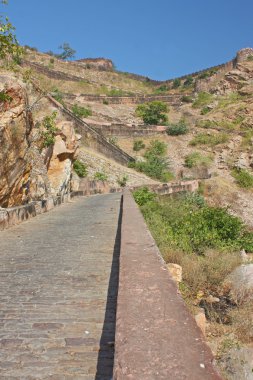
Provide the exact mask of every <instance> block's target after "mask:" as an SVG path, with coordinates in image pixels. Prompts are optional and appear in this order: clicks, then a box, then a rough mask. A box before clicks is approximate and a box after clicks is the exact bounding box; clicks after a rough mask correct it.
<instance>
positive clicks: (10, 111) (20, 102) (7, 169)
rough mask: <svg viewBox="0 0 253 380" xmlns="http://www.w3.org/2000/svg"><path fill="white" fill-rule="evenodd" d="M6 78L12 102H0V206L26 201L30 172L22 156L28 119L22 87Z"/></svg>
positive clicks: (23, 154) (24, 93)
mask: <svg viewBox="0 0 253 380" xmlns="http://www.w3.org/2000/svg"><path fill="white" fill-rule="evenodd" d="M7 78H8V82H7V83H5V86H4V91H5V93H6V94H8V95H9V96H10V97H11V99H12V100H11V101H10V102H2V103H1V107H0V146H1V150H0V205H1V206H4V207H7V206H13V205H16V204H21V203H22V202H23V201H25V200H26V197H27V187H28V186H29V184H28V179H29V174H30V171H31V166H30V164H29V162H28V160H27V158H26V153H27V149H28V146H29V142H28V137H29V134H30V131H31V128H32V119H31V114H30V112H28V111H27V110H26V105H27V97H26V92H25V88H24V86H22V85H21V84H19V83H17V82H14V81H13V79H12V78H11V77H7ZM0 79H2V78H0ZM4 80H7V79H6V78H4ZM2 85H3V83H2Z"/></svg>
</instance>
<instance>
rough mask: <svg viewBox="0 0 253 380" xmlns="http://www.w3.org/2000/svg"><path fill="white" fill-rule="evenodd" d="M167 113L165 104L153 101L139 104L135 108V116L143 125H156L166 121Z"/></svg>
mask: <svg viewBox="0 0 253 380" xmlns="http://www.w3.org/2000/svg"><path fill="white" fill-rule="evenodd" d="M168 111H169V109H168V106H167V104H166V103H163V102H160V101H154V102H150V103H145V104H140V105H139V106H138V107H137V108H136V115H137V116H139V117H141V118H142V120H143V121H144V123H145V124H149V125H158V124H165V123H167V121H168V116H167V115H166V113H167V112H168Z"/></svg>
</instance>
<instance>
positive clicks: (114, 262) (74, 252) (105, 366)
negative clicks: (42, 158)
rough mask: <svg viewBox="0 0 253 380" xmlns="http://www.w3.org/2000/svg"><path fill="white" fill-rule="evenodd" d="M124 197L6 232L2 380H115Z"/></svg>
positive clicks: (1, 239)
mask: <svg viewBox="0 0 253 380" xmlns="http://www.w3.org/2000/svg"><path fill="white" fill-rule="evenodd" d="M120 200H121V195H120V194H110V195H99V196H93V197H89V198H82V199H79V200H77V201H75V202H73V203H72V204H66V205H63V206H61V207H60V208H57V209H54V210H52V211H51V212H50V213H46V214H43V215H40V216H38V217H37V218H35V219H32V220H29V221H27V222H24V223H22V224H21V225H19V226H16V227H13V228H11V229H9V230H6V231H2V232H0V260H1V269H0V332H1V333H0V378H1V380H14V379H15V380H16V379H18V380H33V379H52V380H72V379H75V380H79V379H80V380H81V379H83V380H94V379H96V380H109V379H111V377H112V366H113V356H114V347H113V341H114V334H115V309H116V296H117V281H118V273H117V272H118V245H119V236H118V233H117V227H118V220H119V210H120ZM108 287H109V288H108Z"/></svg>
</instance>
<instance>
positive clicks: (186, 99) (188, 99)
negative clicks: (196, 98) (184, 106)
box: [181, 95, 193, 103]
mask: <svg viewBox="0 0 253 380" xmlns="http://www.w3.org/2000/svg"><path fill="white" fill-rule="evenodd" d="M181 101H182V102H184V103H192V101H193V99H192V97H191V96H189V95H184V96H182V98H181Z"/></svg>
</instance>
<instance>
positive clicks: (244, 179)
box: [232, 169, 253, 189]
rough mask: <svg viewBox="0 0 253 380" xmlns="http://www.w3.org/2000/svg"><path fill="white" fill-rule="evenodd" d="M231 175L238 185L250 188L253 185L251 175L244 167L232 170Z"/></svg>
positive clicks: (252, 176)
mask: <svg viewBox="0 0 253 380" xmlns="http://www.w3.org/2000/svg"><path fill="white" fill-rule="evenodd" d="M232 176H233V177H234V178H235V179H236V182H237V183H238V185H239V186H240V187H243V188H245V189H250V188H252V187H253V175H252V174H250V173H249V172H248V171H247V170H245V169H234V170H232Z"/></svg>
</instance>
